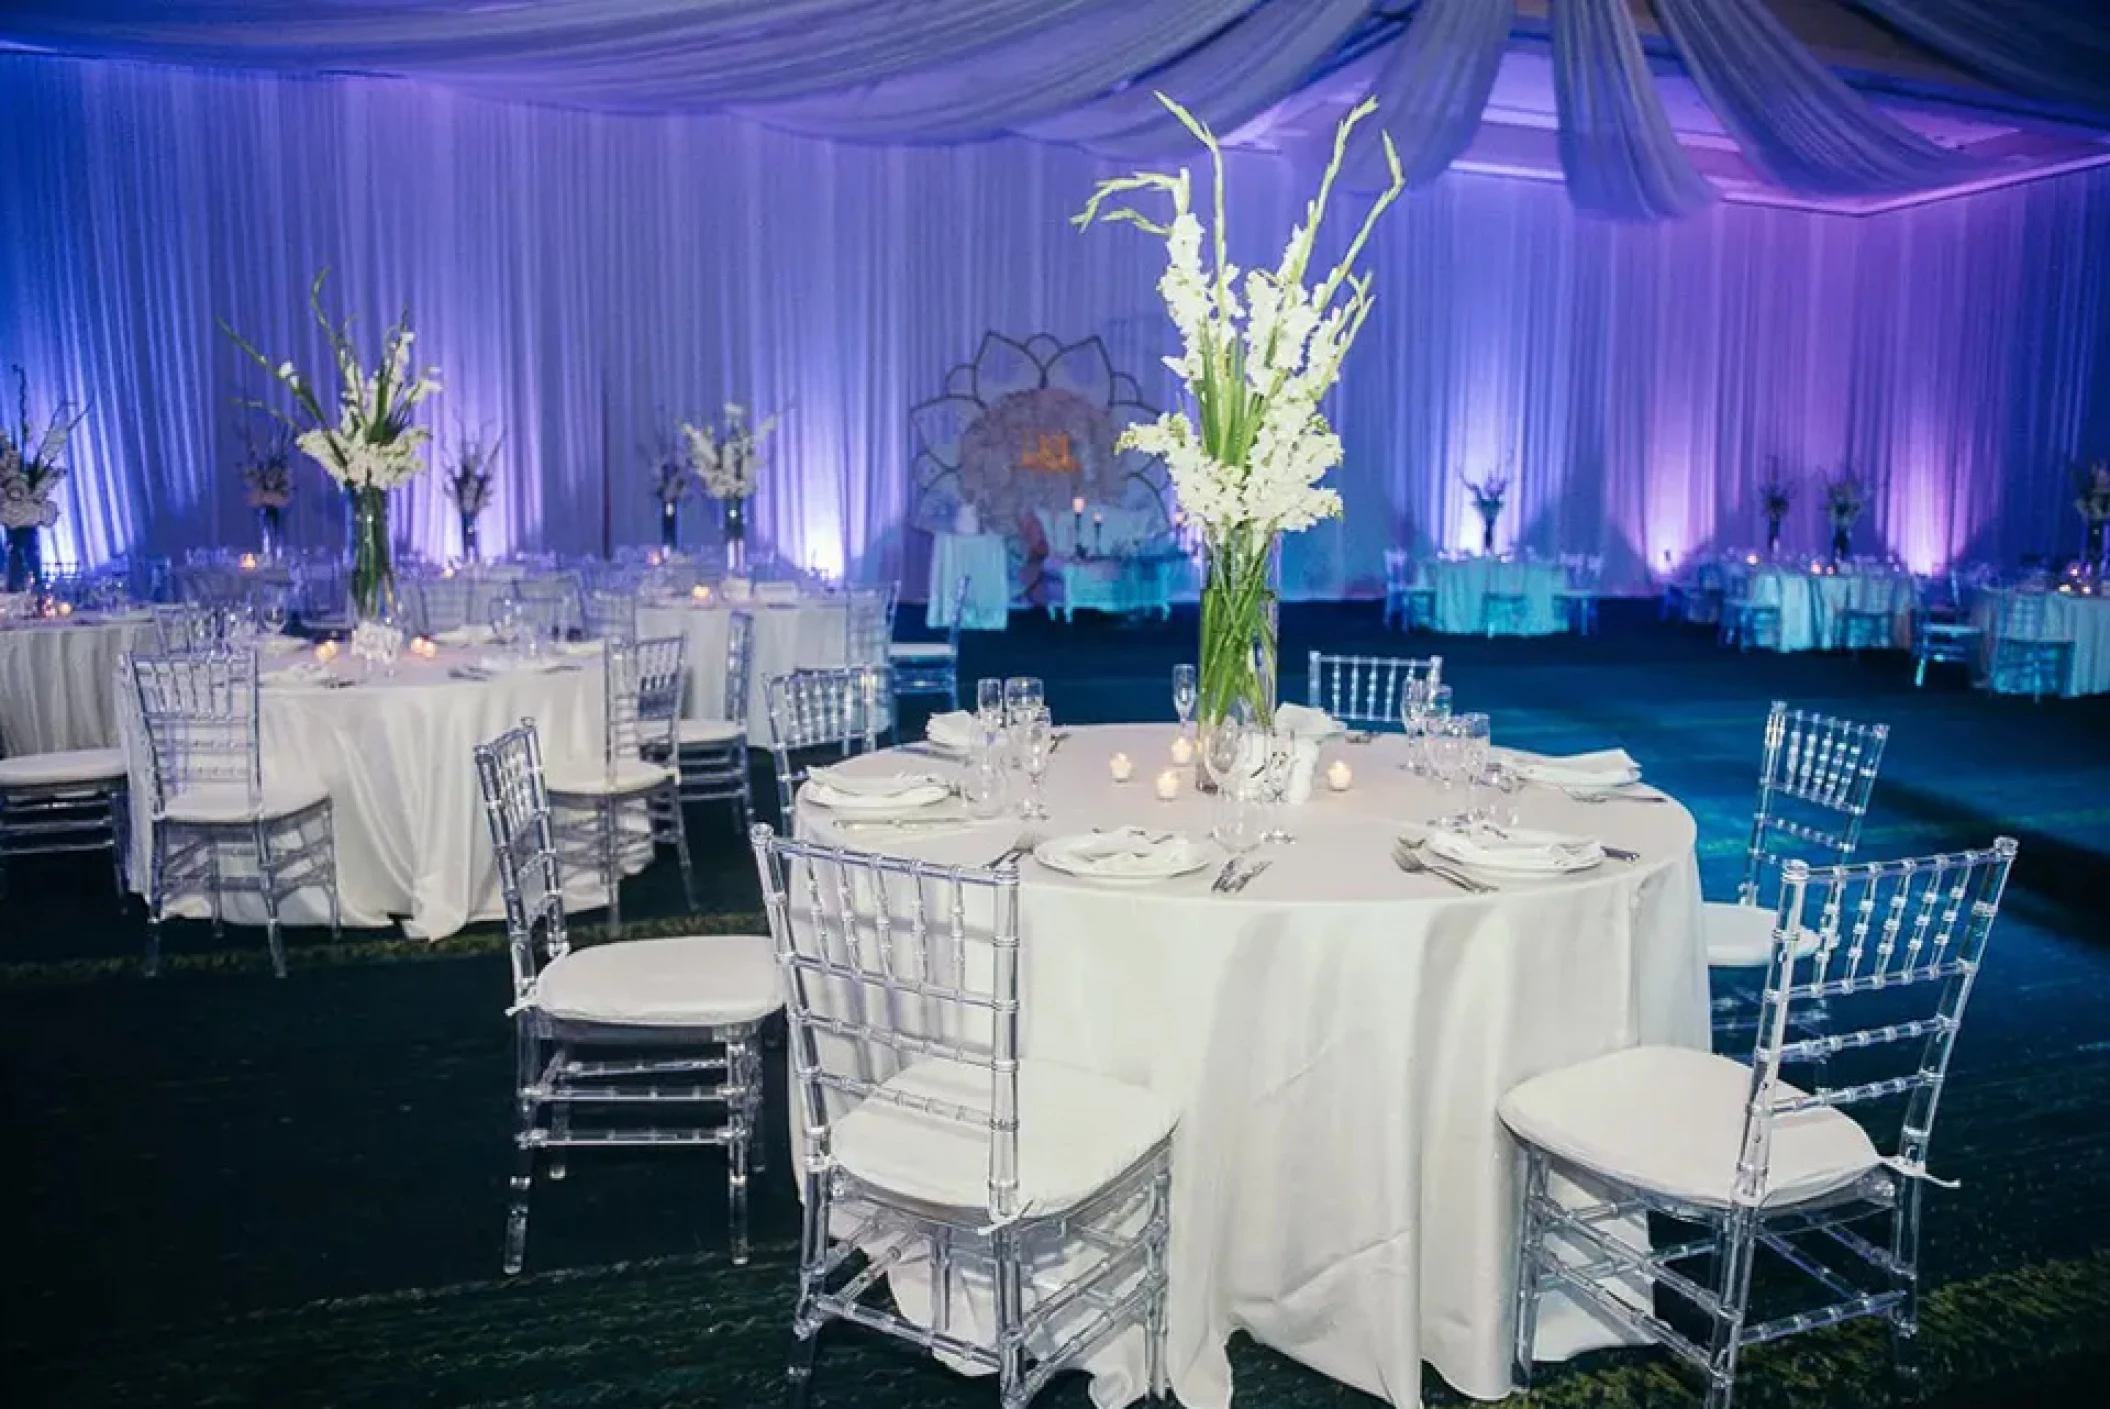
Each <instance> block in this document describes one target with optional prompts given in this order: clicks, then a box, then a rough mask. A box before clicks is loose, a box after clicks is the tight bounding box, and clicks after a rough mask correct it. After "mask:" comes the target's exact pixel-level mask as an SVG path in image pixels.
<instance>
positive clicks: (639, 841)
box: [549, 636, 696, 931]
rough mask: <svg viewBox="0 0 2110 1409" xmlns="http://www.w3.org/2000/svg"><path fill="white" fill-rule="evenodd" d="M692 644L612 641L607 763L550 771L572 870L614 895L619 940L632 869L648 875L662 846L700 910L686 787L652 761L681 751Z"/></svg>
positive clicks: (606, 672)
mask: <svg viewBox="0 0 2110 1409" xmlns="http://www.w3.org/2000/svg"><path fill="white" fill-rule="evenodd" d="M686 644H687V642H686V640H685V638H683V637H680V636H669V637H666V638H664V639H661V640H654V641H639V642H636V643H634V644H633V643H632V642H629V641H625V640H621V639H614V640H610V641H608V642H606V643H605V645H604V648H603V652H602V671H603V674H602V681H603V688H602V710H603V716H602V717H603V720H604V725H605V727H604V730H603V735H602V748H601V757H600V758H599V759H597V760H592V761H588V762H583V763H578V764H559V765H556V766H554V767H552V768H551V769H550V770H549V792H550V800H551V802H552V803H553V804H554V806H555V808H556V812H557V818H558V825H557V841H558V845H559V846H560V847H561V848H562V850H563V853H564V859H565V860H566V862H567V863H569V864H571V865H575V866H580V867H584V868H589V869H591V870H593V871H594V872H595V873H597V874H598V875H599V876H600V878H601V883H602V885H603V886H604V887H605V888H606V890H607V892H608V927H609V929H610V930H611V931H613V930H615V929H617V928H619V927H620V926H621V925H622V923H623V876H624V874H625V873H626V872H627V871H628V870H629V869H630V863H631V862H632V861H636V862H638V863H639V869H642V868H643V866H644V865H645V864H648V863H649V862H650V861H651V859H652V856H653V855H654V853H655V852H656V851H657V849H658V848H659V847H660V846H661V845H667V846H671V847H673V848H674V857H675V860H676V861H677V862H678V863H679V864H680V866H681V890H682V894H683V895H684V896H685V897H686V898H687V900H688V904H689V908H690V909H692V910H693V909H695V908H696V882H695V877H694V874H693V873H692V871H691V870H690V866H689V837H688V829H687V825H686V823H685V822H684V820H683V818H682V812H681V795H680V791H679V786H678V779H677V776H676V774H675V772H674V769H673V768H672V767H670V766H669V765H668V764H666V763H664V762H654V761H653V760H651V759H648V758H647V757H646V752H647V750H648V749H650V750H651V751H652V752H654V753H656V754H658V756H659V757H660V758H661V759H664V758H666V757H667V756H668V754H669V753H671V751H672V749H673V742H674V721H675V718H676V717H677V716H678V715H679V712H680V702H681V689H682V685H683V682H684V669H683V665H682V654H683V648H684V647H685V646H686ZM670 698H671V704H670V703H669V700H670Z"/></svg>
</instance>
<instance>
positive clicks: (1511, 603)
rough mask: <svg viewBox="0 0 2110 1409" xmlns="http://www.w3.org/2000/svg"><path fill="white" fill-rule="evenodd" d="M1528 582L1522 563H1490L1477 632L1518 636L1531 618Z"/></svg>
mask: <svg viewBox="0 0 2110 1409" xmlns="http://www.w3.org/2000/svg"><path fill="white" fill-rule="evenodd" d="M1528 582H1529V569H1527V568H1526V567H1525V566H1524V565H1523V564H1522V563H1512V562H1493V563H1489V564H1488V567H1487V590H1486V592H1485V593H1483V594H1482V595H1481V598H1480V629H1481V630H1483V631H1485V632H1486V633H1487V634H1488V635H1489V636H1515V635H1521V634H1522V633H1523V630H1524V626H1525V623H1526V622H1527V621H1529V620H1530V615H1531V603H1530V599H1529V597H1528V596H1527V595H1526V589H1527V584H1528Z"/></svg>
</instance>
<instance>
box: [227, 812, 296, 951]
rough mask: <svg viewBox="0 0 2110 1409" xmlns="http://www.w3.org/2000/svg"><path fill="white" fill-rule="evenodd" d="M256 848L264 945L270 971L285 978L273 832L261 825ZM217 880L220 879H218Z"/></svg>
mask: <svg viewBox="0 0 2110 1409" xmlns="http://www.w3.org/2000/svg"><path fill="white" fill-rule="evenodd" d="M250 840H251V841H252V842H253V843H254V845H255V846H256V889H257V894H258V896H260V897H261V898H262V900H263V902H264V945H265V947H266V948H268V949H269V950H270V951H271V972H272V974H273V975H274V976H275V977H278V978H284V977H285V976H286V941H285V938H284V937H283V936H282V935H280V934H279V932H278V878H277V876H276V875H275V874H274V871H275V869H276V868H275V867H274V866H273V865H272V861H271V829H270V828H269V827H267V826H266V825H265V824H264V823H262V822H258V823H256V824H255V826H254V827H253V828H252V829H251V831H250ZM215 879H217V877H215Z"/></svg>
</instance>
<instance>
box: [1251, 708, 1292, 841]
mask: <svg viewBox="0 0 2110 1409" xmlns="http://www.w3.org/2000/svg"><path fill="white" fill-rule="evenodd" d="M1262 742H1263V743H1264V744H1265V746H1266V754H1265V758H1264V760H1263V761H1262V763H1261V769H1262V772H1261V778H1262V781H1263V783H1264V784H1265V786H1266V789H1267V807H1268V818H1267V825H1266V826H1265V827H1263V828H1262V829H1261V833H1260V839H1261V840H1262V841H1266V842H1293V841H1295V840H1296V839H1297V838H1296V837H1295V836H1294V835H1293V834H1292V833H1291V832H1290V831H1289V829H1288V828H1287V827H1285V826H1283V818H1284V813H1285V811H1286V810H1287V808H1288V806H1289V780H1290V775H1291V773H1293V772H1294V771H1295V770H1296V767H1297V736H1296V735H1295V734H1293V733H1291V732H1290V731H1289V730H1287V729H1273V730H1270V731H1268V733H1267V734H1266V735H1265V737H1264V738H1263V740H1262Z"/></svg>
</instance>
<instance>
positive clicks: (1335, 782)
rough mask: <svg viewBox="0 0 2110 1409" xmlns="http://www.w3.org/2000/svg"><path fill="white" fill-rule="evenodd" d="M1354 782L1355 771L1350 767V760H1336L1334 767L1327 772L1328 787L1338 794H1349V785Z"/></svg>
mask: <svg viewBox="0 0 2110 1409" xmlns="http://www.w3.org/2000/svg"><path fill="white" fill-rule="evenodd" d="M1354 781H1355V770H1354V769H1352V768H1350V767H1349V766H1348V760H1346V759H1344V758H1337V759H1335V760H1334V761H1333V764H1332V766H1330V767H1329V768H1327V770H1326V786H1327V787H1329V788H1332V789H1333V790H1334V791H1335V792H1337V793H1345V792H1347V791H1348V785H1349V784H1351V783H1353V782H1354Z"/></svg>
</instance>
